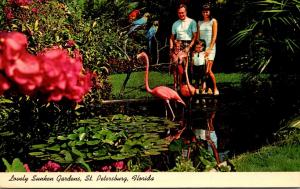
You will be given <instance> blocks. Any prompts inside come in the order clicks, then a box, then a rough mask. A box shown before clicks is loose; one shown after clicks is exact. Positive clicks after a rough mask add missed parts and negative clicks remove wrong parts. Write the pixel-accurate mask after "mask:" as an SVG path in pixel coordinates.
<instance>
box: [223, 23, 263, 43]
mask: <svg viewBox="0 0 300 189" xmlns="http://www.w3.org/2000/svg"><path fill="white" fill-rule="evenodd" d="M257 24H258V23H257V22H255V23H252V24H251V25H249V26H248V27H247V28H245V29H243V30H241V31H239V32H238V33H237V34H235V35H233V36H232V37H231V38H230V40H229V42H228V45H230V46H237V45H239V44H241V43H242V42H243V41H244V40H245V39H246V38H247V37H249V36H250V35H251V34H252V31H253V30H254V29H255V27H256V26H257Z"/></svg>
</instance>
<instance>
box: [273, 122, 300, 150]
mask: <svg viewBox="0 0 300 189" xmlns="http://www.w3.org/2000/svg"><path fill="white" fill-rule="evenodd" d="M283 124H285V125H284V126H283V127H281V128H280V129H279V130H278V131H277V132H276V133H275V137H276V139H277V141H278V142H277V143H278V144H281V145H299V144H300V117H299V116H297V117H295V118H293V119H290V120H289V121H283Z"/></svg>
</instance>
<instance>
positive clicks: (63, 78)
mask: <svg viewBox="0 0 300 189" xmlns="http://www.w3.org/2000/svg"><path fill="white" fill-rule="evenodd" d="M26 46H27V39H26V37H25V35H24V34H22V33H18V32H10V33H7V32H1V33H0V81H1V85H0V92H1V93H0V94H2V93H3V92H4V91H6V90H8V89H9V88H10V87H11V86H12V85H15V86H17V88H18V89H20V92H22V93H24V94H27V95H33V94H36V93H37V92H40V93H42V94H45V95H47V96H48V101H60V100H61V99H62V98H63V97H65V98H67V99H70V100H73V101H76V102H79V101H81V100H82V98H83V96H84V95H85V94H86V93H87V92H88V91H89V90H90V88H91V82H90V81H91V74H90V73H87V74H86V75H84V74H83V72H82V70H83V68H82V58H81V56H80V54H79V52H78V51H75V53H74V54H75V55H74V56H75V57H74V58H72V57H70V56H69V54H68V51H66V50H63V49H60V48H56V49H46V50H45V51H43V52H41V53H39V54H38V55H37V56H35V55H32V54H29V53H28V52H27V50H26Z"/></svg>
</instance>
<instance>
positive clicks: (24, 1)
mask: <svg viewBox="0 0 300 189" xmlns="http://www.w3.org/2000/svg"><path fill="white" fill-rule="evenodd" d="M8 3H9V4H16V5H18V6H27V5H30V4H31V3H33V1H32V0H9V1H8Z"/></svg>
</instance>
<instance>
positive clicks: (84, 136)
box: [29, 114, 176, 163]
mask: <svg viewBox="0 0 300 189" xmlns="http://www.w3.org/2000/svg"><path fill="white" fill-rule="evenodd" d="M79 125H80V127H79V128H78V129H75V130H73V131H72V132H71V133H69V134H62V135H58V136H52V137H50V138H49V139H48V140H47V143H45V144H37V145H33V146H32V147H31V151H32V152H30V153H29V154H30V155H31V156H34V157H37V158H40V159H42V160H47V159H51V160H54V161H56V162H59V163H78V161H83V160H84V161H85V162H90V161H101V160H123V159H127V158H133V157H139V156H142V157H143V156H152V155H159V154H160V153H161V151H165V150H167V149H168V148H167V146H168V141H166V140H164V139H161V138H160V136H159V133H163V132H165V129H166V128H170V127H175V126H176V124H174V123H172V122H170V121H168V120H164V119H161V118H158V117H142V116H134V117H129V116H123V115H119V114H118V115H114V116H109V117H100V118H99V119H87V120H81V121H79Z"/></svg>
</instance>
